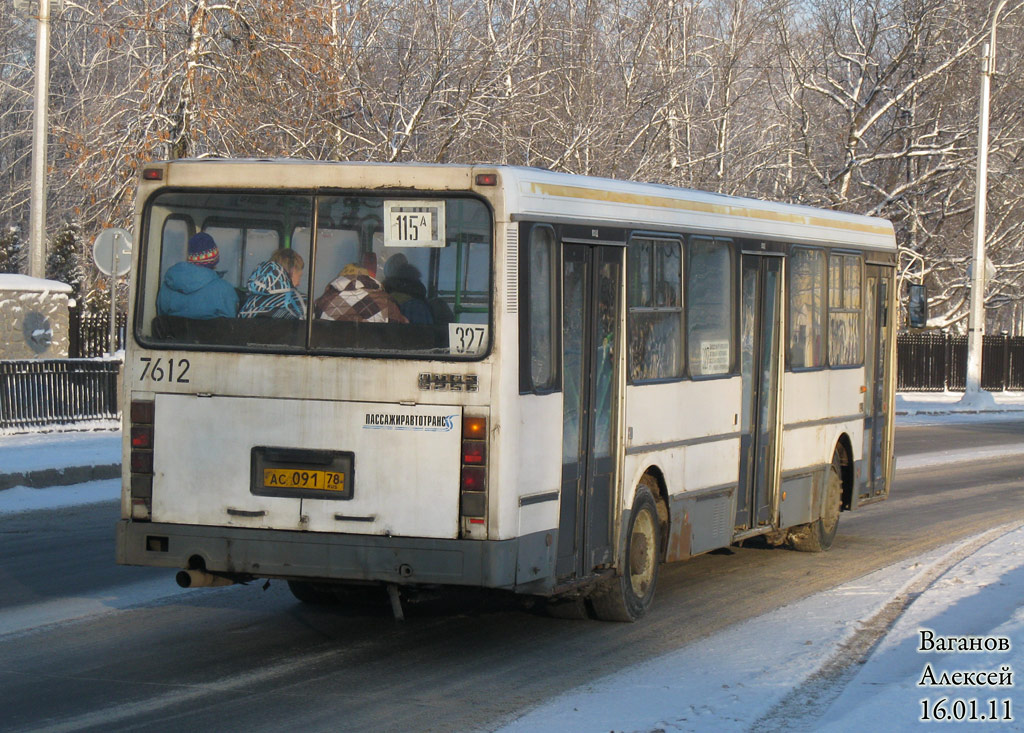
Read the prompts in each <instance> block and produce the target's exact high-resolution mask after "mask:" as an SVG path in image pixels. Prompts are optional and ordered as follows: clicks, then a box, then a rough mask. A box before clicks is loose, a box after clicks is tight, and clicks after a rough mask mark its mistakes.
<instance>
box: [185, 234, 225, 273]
mask: <svg viewBox="0 0 1024 733" xmlns="http://www.w3.org/2000/svg"><path fill="white" fill-rule="evenodd" d="M188 261H189V262H191V263H192V264H194V265H202V266H203V267H209V268H211V269H212V268H214V267H216V266H217V263H218V262H220V250H218V249H217V243H216V242H214V241H213V237H211V236H210V235H209V234H207V233H206V232H199V233H198V234H193V235H192V236H191V237H190V238H189V240H188Z"/></svg>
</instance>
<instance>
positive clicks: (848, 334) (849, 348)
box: [828, 252, 864, 366]
mask: <svg viewBox="0 0 1024 733" xmlns="http://www.w3.org/2000/svg"><path fill="white" fill-rule="evenodd" d="M860 268H861V262H860V255H855V254H841V253H836V252H833V253H832V254H831V255H830V256H829V258H828V363H829V365H830V366H856V365H858V364H860V363H861V361H863V358H864V356H863V339H862V338H861V274H860V272H861V271H860Z"/></svg>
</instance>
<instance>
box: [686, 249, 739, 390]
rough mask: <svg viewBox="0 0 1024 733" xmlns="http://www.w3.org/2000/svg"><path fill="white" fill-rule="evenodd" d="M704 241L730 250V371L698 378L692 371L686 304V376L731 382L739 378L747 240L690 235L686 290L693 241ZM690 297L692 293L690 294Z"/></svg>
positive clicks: (694, 378) (688, 314)
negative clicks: (743, 262) (742, 264)
mask: <svg viewBox="0 0 1024 733" xmlns="http://www.w3.org/2000/svg"><path fill="white" fill-rule="evenodd" d="M694 239H703V240H707V241H711V242H713V243H715V244H725V245H727V247H726V249H727V251H728V252H729V268H730V276H731V277H730V280H731V282H732V293H731V297H730V298H729V300H728V302H729V307H730V309H731V318H730V319H729V320H730V321H731V323H730V330H731V333H730V337H729V344H730V345H729V369H728V370H726V371H724V372H721V373H719V374H694V373H693V370H692V368H691V367H692V364H691V362H690V351H689V345H690V330H689V329H690V307H689V305H690V304H689V302H688V301H684V306H683V311H684V314H683V318H684V324H685V326H686V333H685V334H683V341H684V343H685V344H686V355H685V357H686V359H685V362H686V369H685V372H686V375H687V377H688V378H689V379H691V380H693V381H695V382H704V381H707V380H709V379H731V378H733V377H735V376H737V375H738V374H739V364H740V360H739V348H740V346H739V340H740V310H741V309H740V307H739V299H740V297H741V290H740V285H741V284H740V267H739V262H740V255H741V253H742V249H743V242H744V241H745V240H742V239H737V238H734V237H724V236H721V235H718V234H687V235H686V251H685V255H686V259H685V260H684V262H683V274H684V278H683V286H684V288H685V286H686V283H687V280H686V278H687V277H688V276H689V273H690V272H691V271H692V268H691V267H690V257H691V256H692V248H693V240H694ZM686 292H687V295H688V293H689V289H687V290H686Z"/></svg>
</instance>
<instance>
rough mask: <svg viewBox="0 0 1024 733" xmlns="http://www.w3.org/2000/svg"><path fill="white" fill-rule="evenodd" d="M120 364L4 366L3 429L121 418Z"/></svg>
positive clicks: (0, 366) (0, 387)
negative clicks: (119, 416)
mask: <svg viewBox="0 0 1024 733" xmlns="http://www.w3.org/2000/svg"><path fill="white" fill-rule="evenodd" d="M120 368H121V362H119V361H106V360H92V359H88V360H87V359H47V360H38V361H35V360H26V361H0V428H34V427H44V426H47V425H59V424H64V423H73V422H79V421H82V420H102V419H116V418H117V417H118V415H119V412H118V404H117V398H118V374H119V372H120Z"/></svg>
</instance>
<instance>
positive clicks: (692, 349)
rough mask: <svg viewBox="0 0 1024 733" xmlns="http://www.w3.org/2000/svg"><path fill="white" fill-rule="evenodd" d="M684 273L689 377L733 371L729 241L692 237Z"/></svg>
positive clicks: (731, 286) (731, 281) (731, 279)
mask: <svg viewBox="0 0 1024 733" xmlns="http://www.w3.org/2000/svg"><path fill="white" fill-rule="evenodd" d="M689 245H690V246H689V254H690V256H689V260H688V265H689V267H688V268H687V273H686V326H687V329H686V330H687V333H686V343H687V345H688V349H687V351H688V353H687V356H688V358H687V362H688V363H689V365H690V375H691V376H695V377H700V376H711V375H717V374H729V373H730V372H731V371H732V368H733V348H732V344H733V328H734V325H735V319H734V318H733V300H734V298H733V289H734V282H735V279H734V278H733V271H732V270H733V268H732V259H733V258H732V250H731V247H730V243H729V241H728V240H717V239H716V240H712V239H709V238H707V237H692V238H691V239H690V242H689Z"/></svg>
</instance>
